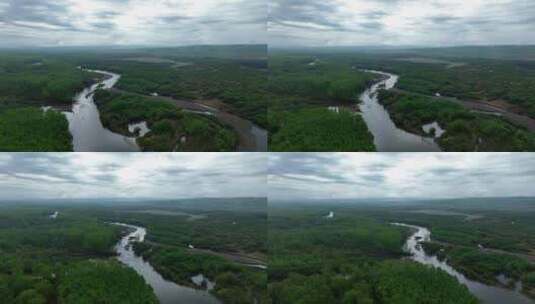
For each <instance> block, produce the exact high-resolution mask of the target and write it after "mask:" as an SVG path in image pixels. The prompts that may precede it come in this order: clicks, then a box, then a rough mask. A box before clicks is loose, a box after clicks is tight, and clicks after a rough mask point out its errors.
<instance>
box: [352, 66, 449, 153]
mask: <svg viewBox="0 0 535 304" xmlns="http://www.w3.org/2000/svg"><path fill="white" fill-rule="evenodd" d="M364 71H365V72H369V73H374V74H379V75H382V76H383V77H384V79H383V80H381V81H379V82H378V83H376V84H374V85H372V86H371V87H370V88H369V89H367V90H366V91H364V93H362V94H361V95H360V97H359V99H360V100H361V102H362V103H361V104H360V111H361V112H362V118H363V119H364V121H365V122H366V124H367V125H368V129H369V130H370V132H371V133H372V134H373V138H374V143H375V147H376V148H377V151H379V152H399V151H404V152H438V151H440V148H439V146H438V145H437V144H436V143H435V141H434V139H433V138H428V137H422V136H419V135H415V134H412V133H409V132H406V131H404V130H402V129H399V128H397V127H396V125H395V124H394V122H393V121H392V119H391V118H390V115H389V114H388V111H387V110H386V109H385V108H384V107H383V106H382V105H381V104H380V103H379V101H378V97H377V93H378V91H379V90H380V89H383V88H384V89H387V90H388V89H391V88H393V87H394V86H395V85H396V82H397V81H398V79H399V77H398V76H397V75H394V74H390V73H385V72H381V71H374V70H364Z"/></svg>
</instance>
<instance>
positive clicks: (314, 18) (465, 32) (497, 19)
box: [268, 0, 535, 46]
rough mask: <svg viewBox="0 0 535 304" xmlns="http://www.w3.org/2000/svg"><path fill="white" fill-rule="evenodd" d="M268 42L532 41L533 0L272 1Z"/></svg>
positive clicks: (534, 37)
mask: <svg viewBox="0 0 535 304" xmlns="http://www.w3.org/2000/svg"><path fill="white" fill-rule="evenodd" d="M268 30H269V42H270V44H272V45H276V46H288V45H308V46H337V45H392V46H395V45H422V46H450V45H495V44H534V43H535V35H533V33H534V32H535V2H534V1H531V0H495V1H488V0H430V1H426V0H330V1H323V0H270V5H269V17H268Z"/></svg>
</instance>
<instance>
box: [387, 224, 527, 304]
mask: <svg viewBox="0 0 535 304" xmlns="http://www.w3.org/2000/svg"><path fill="white" fill-rule="evenodd" d="M392 224H393V225H396V226H402V227H408V228H411V229H413V230H415V231H416V232H414V233H413V234H412V235H411V236H410V237H409V238H408V239H407V242H406V243H405V250H407V251H408V252H410V253H411V255H412V256H411V259H412V260H414V261H416V262H418V263H421V264H424V265H430V266H433V267H435V268H439V269H442V270H444V271H446V272H447V273H448V274H449V275H451V276H454V277H455V278H457V280H458V281H459V282H460V283H461V284H464V285H466V286H467V287H468V289H469V290H470V292H471V293H472V294H473V295H475V296H476V297H477V298H478V299H479V300H481V302H482V303H484V304H504V303H507V304H533V303H535V301H533V300H531V299H530V298H528V297H527V296H524V295H523V294H521V293H520V283H517V286H516V288H515V290H511V289H506V288H500V287H496V286H490V285H485V284H483V283H479V282H476V281H472V280H470V279H468V278H466V277H465V276H464V275H463V274H462V273H460V272H458V271H457V270H455V269H454V268H453V267H451V266H450V265H448V264H447V263H446V262H445V261H440V260H439V259H438V258H437V257H436V256H431V255H427V254H426V253H425V251H424V250H423V248H422V246H421V244H420V243H421V242H426V241H430V240H431V232H430V231H429V229H427V228H424V227H420V226H414V225H407V224H402V223H392Z"/></svg>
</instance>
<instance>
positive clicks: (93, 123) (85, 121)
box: [63, 69, 268, 152]
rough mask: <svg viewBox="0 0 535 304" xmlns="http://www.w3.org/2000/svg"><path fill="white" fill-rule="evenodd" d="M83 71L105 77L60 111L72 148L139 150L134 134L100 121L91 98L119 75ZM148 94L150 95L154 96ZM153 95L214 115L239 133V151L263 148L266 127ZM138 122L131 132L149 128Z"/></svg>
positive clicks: (197, 111)
mask: <svg viewBox="0 0 535 304" xmlns="http://www.w3.org/2000/svg"><path fill="white" fill-rule="evenodd" d="M85 71H89V72H93V73H98V74H102V75H104V76H105V77H106V78H105V79H104V80H102V81H100V82H98V83H96V84H94V85H92V86H90V87H88V88H86V89H84V90H83V91H82V92H80V93H79V94H77V95H76V96H75V98H74V100H75V102H74V104H73V106H72V112H63V113H64V114H65V116H66V117H67V120H68V121H69V131H70V133H71V135H72V137H73V148H74V151H76V152H138V151H140V150H141V149H140V148H139V146H138V145H137V143H136V137H134V135H132V137H128V136H124V135H121V134H118V133H114V132H112V131H110V130H108V129H106V128H105V127H104V126H103V125H102V122H101V121H100V114H99V111H98V108H97V105H96V104H95V102H94V96H95V91H96V90H97V89H99V88H102V89H111V88H113V87H114V86H115V84H116V83H117V82H118V81H119V79H120V78H121V75H119V74H115V73H112V72H107V71H101V70H89V69H86V70H85ZM143 96H144V95H143ZM145 97H149V96H145ZM152 97H153V98H154V96H152ZM149 98H150V97H149ZM157 98H160V99H161V100H167V101H168V102H172V103H176V104H177V106H179V107H180V108H182V109H184V110H185V111H187V112H193V113H197V114H200V115H210V116H215V117H216V118H217V119H218V120H219V121H220V122H222V123H224V124H227V125H229V126H231V127H232V128H234V130H235V131H236V133H237V135H238V137H239V145H238V150H239V151H267V137H268V136H267V131H266V130H264V129H262V128H260V127H258V126H257V125H255V124H254V123H252V122H251V121H248V120H246V119H244V118H241V117H238V116H236V115H234V114H231V113H227V112H223V111H219V110H217V109H215V108H211V107H206V106H203V105H200V104H197V103H196V102H192V101H182V100H174V99H172V98H166V97H157ZM142 124H144V125H142ZM142 124H132V125H130V126H129V129H131V132H132V131H133V129H134V128H135V127H139V128H141V131H142V133H143V132H148V131H149V130H148V128H147V126H146V123H145V122H142ZM141 136H142V135H141Z"/></svg>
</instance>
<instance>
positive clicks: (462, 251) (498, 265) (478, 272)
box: [423, 242, 535, 284]
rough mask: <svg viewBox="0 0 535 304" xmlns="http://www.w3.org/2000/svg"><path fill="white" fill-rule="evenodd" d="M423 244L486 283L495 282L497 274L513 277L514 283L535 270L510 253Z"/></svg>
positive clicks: (532, 266)
mask: <svg viewBox="0 0 535 304" xmlns="http://www.w3.org/2000/svg"><path fill="white" fill-rule="evenodd" d="M423 246H424V249H425V251H426V252H427V253H428V254H432V255H437V256H438V257H439V258H440V259H442V260H444V259H447V260H448V263H449V264H450V265H452V266H453V267H455V268H456V269H458V270H460V271H461V272H462V273H463V274H464V275H466V276H467V277H469V278H471V279H473V280H477V281H480V282H485V283H487V284H497V283H498V280H497V277H498V276H499V275H505V277H507V278H510V279H514V280H513V281H511V283H513V284H514V283H515V282H516V281H517V280H520V279H522V277H523V276H524V275H528V274H529V273H530V272H534V271H535V265H530V263H529V262H528V261H526V260H525V259H523V258H519V257H516V256H514V255H510V254H498V253H493V252H486V251H485V250H484V249H478V248H474V247H464V246H457V245H442V244H438V243H432V242H431V243H424V244H423Z"/></svg>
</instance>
